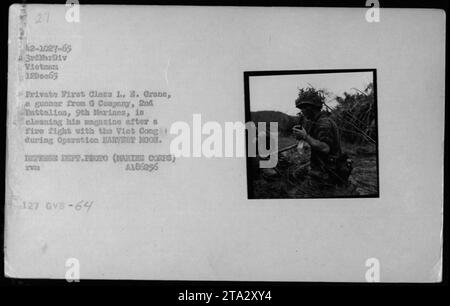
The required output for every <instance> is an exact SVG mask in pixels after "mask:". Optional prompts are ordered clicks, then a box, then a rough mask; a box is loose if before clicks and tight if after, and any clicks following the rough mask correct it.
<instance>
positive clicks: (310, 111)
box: [301, 106, 316, 120]
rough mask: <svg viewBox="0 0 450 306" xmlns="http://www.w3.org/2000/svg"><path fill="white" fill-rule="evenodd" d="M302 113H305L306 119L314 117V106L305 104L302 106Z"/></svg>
mask: <svg viewBox="0 0 450 306" xmlns="http://www.w3.org/2000/svg"><path fill="white" fill-rule="evenodd" d="M301 111H302V114H303V115H305V117H306V119H309V120H312V119H314V116H315V114H316V112H315V110H314V108H312V107H310V106H306V107H304V108H302V110H301Z"/></svg>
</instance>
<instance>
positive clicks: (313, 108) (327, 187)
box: [293, 95, 354, 197]
mask: <svg viewBox="0 0 450 306" xmlns="http://www.w3.org/2000/svg"><path fill="white" fill-rule="evenodd" d="M295 106H296V107H297V108H299V109H300V110H301V112H302V114H303V115H304V116H305V118H306V119H307V120H308V124H307V126H306V129H305V127H304V126H295V127H294V128H293V134H294V136H295V137H296V138H297V139H298V140H303V141H305V142H307V143H308V144H309V145H310V147H311V156H310V167H309V172H308V173H307V175H306V176H304V177H302V178H299V177H298V176H297V174H296V173H295V172H294V173H293V176H294V180H295V181H297V182H299V184H300V185H299V186H298V188H296V189H295V191H294V193H295V196H296V197H299V196H304V197H332V196H337V195H338V194H337V193H340V192H344V194H343V195H346V194H348V193H349V192H350V193H352V192H354V188H353V191H350V190H349V189H348V187H350V186H349V185H350V184H349V183H348V178H349V175H350V172H351V170H352V169H351V168H352V167H351V161H350V160H348V159H347V156H346V155H344V154H342V149H341V139H340V134H339V129H338V127H337V125H336V123H335V122H334V120H333V119H332V118H331V117H330V116H329V114H328V113H327V112H324V111H322V107H323V97H322V96H320V95H315V96H314V95H309V97H308V98H307V99H305V98H302V97H299V98H297V100H296V101H295ZM339 189H340V190H339ZM345 193H346V194H345Z"/></svg>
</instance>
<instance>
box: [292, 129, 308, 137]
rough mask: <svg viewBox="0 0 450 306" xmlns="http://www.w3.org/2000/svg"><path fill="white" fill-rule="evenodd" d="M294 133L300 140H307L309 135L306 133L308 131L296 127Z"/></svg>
mask: <svg viewBox="0 0 450 306" xmlns="http://www.w3.org/2000/svg"><path fill="white" fill-rule="evenodd" d="M292 131H293V134H294V136H295V137H296V138H297V139H299V140H301V139H305V138H306V136H307V135H308V133H306V130H305V129H304V128H303V127H300V126H294V127H293V128H292Z"/></svg>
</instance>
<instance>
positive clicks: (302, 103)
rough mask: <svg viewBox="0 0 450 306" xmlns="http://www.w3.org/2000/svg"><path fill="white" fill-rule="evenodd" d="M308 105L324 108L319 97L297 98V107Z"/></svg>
mask: <svg viewBox="0 0 450 306" xmlns="http://www.w3.org/2000/svg"><path fill="white" fill-rule="evenodd" d="M307 105H311V106H314V107H317V108H322V101H320V100H319V99H311V100H304V99H301V98H297V99H296V100H295V107H296V108H299V109H302V108H303V107H305V106H307Z"/></svg>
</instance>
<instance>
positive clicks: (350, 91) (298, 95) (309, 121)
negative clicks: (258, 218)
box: [245, 69, 379, 199]
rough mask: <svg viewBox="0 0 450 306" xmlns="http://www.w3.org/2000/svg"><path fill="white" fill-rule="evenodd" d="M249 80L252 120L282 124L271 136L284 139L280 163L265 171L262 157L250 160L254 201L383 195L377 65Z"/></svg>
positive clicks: (266, 75) (278, 151) (280, 142)
mask: <svg viewBox="0 0 450 306" xmlns="http://www.w3.org/2000/svg"><path fill="white" fill-rule="evenodd" d="M245 77H246V78H248V79H249V81H248V82H246V84H249V86H250V88H249V91H248V92H249V96H248V97H246V104H247V108H246V109H247V117H250V118H249V119H250V120H251V121H252V122H254V123H255V125H257V123H258V122H265V123H266V126H269V124H270V122H276V123H277V125H278V131H275V132H273V131H268V133H267V137H268V138H269V137H277V138H278V148H277V149H276V150H275V154H278V163H277V164H276V166H275V167H273V168H260V167H259V164H258V163H257V161H258V160H260V159H261V158H264V156H261V154H258V156H257V157H249V158H248V164H247V167H248V169H247V175H248V184H249V188H248V190H249V198H251V199H269V198H335V197H336V198H337V197H378V196H379V184H378V180H379V179H378V141H377V139H378V133H377V130H378V127H377V102H376V98H377V95H376V71H375V70H374V69H367V70H364V69H362V70H347V71H345V70H342V71H339V70H334V71H314V70H310V71H280V72H249V73H246V74H245ZM248 111H249V113H248ZM268 143H269V142H268V141H267V144H268ZM272 152H273V150H272V151H271V153H272Z"/></svg>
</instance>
